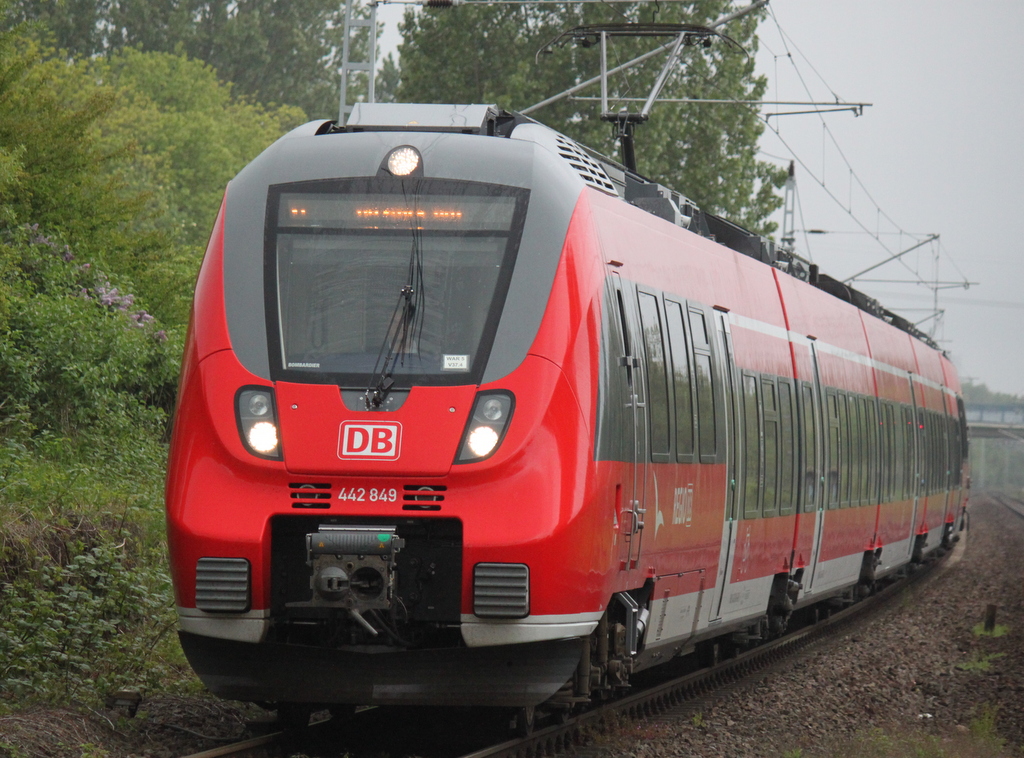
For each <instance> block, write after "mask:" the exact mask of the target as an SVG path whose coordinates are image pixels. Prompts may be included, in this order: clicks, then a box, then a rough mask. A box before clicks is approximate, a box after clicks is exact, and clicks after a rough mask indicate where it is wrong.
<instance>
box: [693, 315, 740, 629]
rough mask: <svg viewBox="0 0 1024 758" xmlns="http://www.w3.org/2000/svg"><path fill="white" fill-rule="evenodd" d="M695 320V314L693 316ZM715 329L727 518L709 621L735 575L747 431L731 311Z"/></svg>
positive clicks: (719, 317) (717, 612) (717, 317)
mask: <svg viewBox="0 0 1024 758" xmlns="http://www.w3.org/2000/svg"><path fill="white" fill-rule="evenodd" d="M691 321H692V317H691ZM714 331H715V333H716V335H717V339H716V342H717V348H718V349H717V353H718V356H719V360H718V361H717V365H718V369H719V370H718V376H719V381H718V382H716V387H715V389H716V391H719V390H720V391H721V393H722V396H723V403H722V406H723V408H724V410H725V418H724V423H725V430H726V431H725V435H724V437H725V466H726V471H725V481H726V483H727V486H726V490H725V518H724V523H723V525H722V544H721V548H720V549H719V551H718V555H719V564H718V574H717V577H716V580H715V586H714V588H713V589H712V590H711V597H710V602H709V603H708V609H709V610H708V621H709V622H711V621H716V620H718V619H721V618H722V601H723V599H724V598H725V587H726V585H727V584H728V583H729V577H730V576H731V574H732V564H733V562H734V560H735V558H736V556H735V552H736V551H735V549H734V548H735V542H736V531H737V528H738V525H737V523H736V518H737V515H738V514H739V513H740V507H741V503H740V497H741V494H740V493H741V491H742V490H741V488H740V487H739V486H738V485H737V481H736V478H737V472H738V471H740V470H741V469H740V468H739V467H740V466H742V465H743V455H742V447H741V446H742V444H743V442H742V440H743V430H742V427H741V426H740V423H741V421H740V419H741V417H740V413H739V408H740V404H741V403H742V396H741V394H740V392H739V391H738V389H737V386H736V383H737V382H738V381H739V377H738V376H737V372H736V364H735V355H734V354H733V346H732V333H731V332H730V330H729V314H728V312H727V311H720V310H717V309H716V310H715V325H714Z"/></svg>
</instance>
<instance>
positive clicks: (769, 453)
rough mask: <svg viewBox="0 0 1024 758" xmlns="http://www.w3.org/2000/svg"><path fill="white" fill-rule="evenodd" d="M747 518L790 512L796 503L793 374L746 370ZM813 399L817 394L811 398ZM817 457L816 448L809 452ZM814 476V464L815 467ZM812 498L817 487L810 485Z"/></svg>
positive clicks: (744, 494)
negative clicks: (761, 372) (791, 375)
mask: <svg viewBox="0 0 1024 758" xmlns="http://www.w3.org/2000/svg"><path fill="white" fill-rule="evenodd" d="M742 392H743V436H744V445H743V450H744V457H743V463H742V468H743V476H742V483H743V484H742V488H741V491H742V498H743V508H742V512H743V517H744V518H757V517H758V516H764V517H771V516H788V515H790V514H791V513H793V512H794V511H795V510H796V508H797V496H798V493H799V487H798V484H797V473H798V454H799V452H800V448H799V447H798V446H797V445H796V444H795V440H796V438H797V435H798V434H799V427H798V424H797V420H798V419H797V407H796V402H797V400H796V397H797V395H796V391H795V387H794V383H793V380H792V379H787V378H784V377H776V376H771V375H768V374H760V375H758V374H753V373H749V372H746V371H744V372H743V373H742ZM811 402H812V403H813V397H811ZM811 436H812V439H813V436H814V432H813V429H812V430H811ZM810 460H812V461H813V460H814V458H813V447H812V448H811V457H810ZM811 473H812V476H813V467H812V472H811ZM811 497H812V502H813V490H812V496H811Z"/></svg>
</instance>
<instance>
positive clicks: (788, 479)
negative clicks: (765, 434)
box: [779, 379, 797, 516]
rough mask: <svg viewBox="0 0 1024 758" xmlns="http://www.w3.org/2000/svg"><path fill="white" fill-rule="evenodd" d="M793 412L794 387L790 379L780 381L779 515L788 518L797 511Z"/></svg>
mask: <svg viewBox="0 0 1024 758" xmlns="http://www.w3.org/2000/svg"><path fill="white" fill-rule="evenodd" d="M793 410H794V409H793V385H792V384H790V382H789V380H788V379H779V433H780V437H779V452H780V455H781V458H782V460H781V466H780V472H781V473H780V475H779V514H780V515H782V516H788V515H789V514H791V513H793V512H794V511H795V510H796V486H795V484H794V479H795V478H796V459H797V449H796V442H795V440H794V432H795V428H794V421H795V419H796V414H795V413H794V412H793Z"/></svg>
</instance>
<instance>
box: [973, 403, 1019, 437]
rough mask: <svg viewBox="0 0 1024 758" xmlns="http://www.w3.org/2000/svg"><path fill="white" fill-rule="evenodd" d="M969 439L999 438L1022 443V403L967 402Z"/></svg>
mask: <svg viewBox="0 0 1024 758" xmlns="http://www.w3.org/2000/svg"><path fill="white" fill-rule="evenodd" d="M965 410H966V412H967V426H968V427H969V428H970V434H971V439H975V440H978V439H1000V440H1009V441H1011V442H1020V443H1024V404H1021V403H1018V404H1014V405H1001V404H995V403H968V404H967V406H966V408H965Z"/></svg>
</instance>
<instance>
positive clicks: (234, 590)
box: [196, 558, 249, 613]
mask: <svg viewBox="0 0 1024 758" xmlns="http://www.w3.org/2000/svg"><path fill="white" fill-rule="evenodd" d="M196 608H198V609H199V610H201V611H206V612H207V613H245V612H246V611H247V610H249V561H247V560H246V559H245V558H200V559H199V561H198V562H197V563H196Z"/></svg>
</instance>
